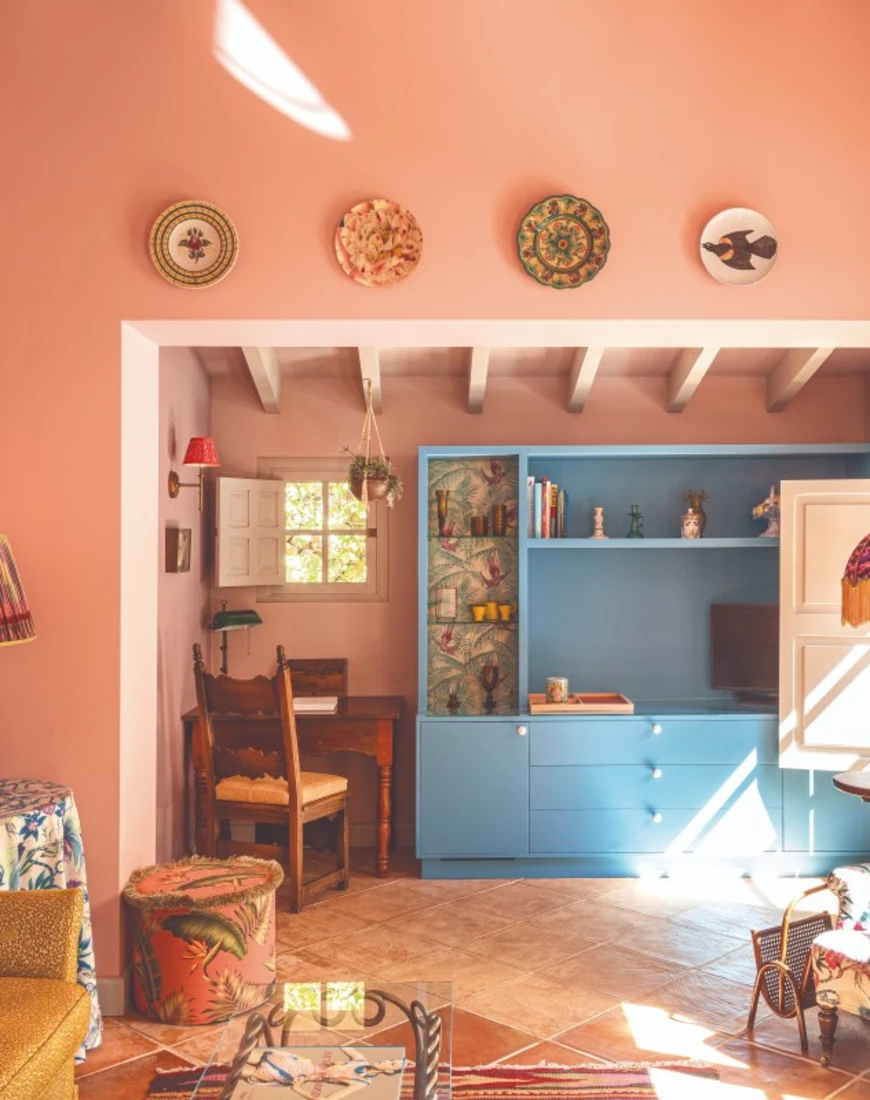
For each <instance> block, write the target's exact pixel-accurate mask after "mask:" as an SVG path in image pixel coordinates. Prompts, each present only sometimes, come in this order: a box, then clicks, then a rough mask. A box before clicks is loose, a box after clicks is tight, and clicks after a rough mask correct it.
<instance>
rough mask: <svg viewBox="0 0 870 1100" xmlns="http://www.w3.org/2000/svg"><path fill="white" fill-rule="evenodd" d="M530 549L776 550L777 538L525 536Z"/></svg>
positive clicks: (777, 545)
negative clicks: (562, 537) (570, 537)
mask: <svg viewBox="0 0 870 1100" xmlns="http://www.w3.org/2000/svg"><path fill="white" fill-rule="evenodd" d="M526 545H527V546H528V548H529V549H530V550H607V549H608V548H609V549H611V550H644V549H646V550H737V549H748V548H749V547H753V548H756V547H757V548H759V549H761V548H764V547H767V548H768V549H778V548H779V539H763V538H746V539H647V538H644V539H611V538H607V539H589V538H586V539H528V540H527V542H526Z"/></svg>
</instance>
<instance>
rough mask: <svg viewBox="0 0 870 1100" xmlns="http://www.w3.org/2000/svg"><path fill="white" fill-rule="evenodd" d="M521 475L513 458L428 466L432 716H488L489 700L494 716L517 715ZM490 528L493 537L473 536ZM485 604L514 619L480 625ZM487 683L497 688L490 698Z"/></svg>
mask: <svg viewBox="0 0 870 1100" xmlns="http://www.w3.org/2000/svg"><path fill="white" fill-rule="evenodd" d="M518 475H519V468H518V462H517V459H516V458H512V457H497V458H481V457H474V458H443V459H432V460H431V461H430V463H429V481H428V485H429V502H428V527H427V530H428V539H427V542H428V593H427V595H428V614H427V673H428V693H427V695H428V704H427V706H428V710H429V712H430V713H432V714H483V713H485V708H486V706H487V701H488V699H489V705H490V706H494V709H493V710H492V711H490V713H496V714H499V713H500V714H509V713H512V712H515V711H516V709H517V706H518V683H517V665H518V659H517V658H518V654H517V626H516V621H515V620H516V614H515V609H516V604H517V566H518V545H517V531H518V528H517V504H518V499H519V494H518ZM484 521H485V529H486V532H487V533H486V534H480V535H475V534H472V531H473V530H474V529H475V528H477V529H478V530H480V528H481V526H483V525H484ZM501 531H503V533H494V532H501ZM445 592H446V593H447V594H448V595H449V599H447V600H445ZM487 603H488V604H489V605H490V613H492V605H493V604H496V605H498V604H500V605H502V606H503V607H504V606H505V605H507V606H508V607H509V608H511V609H513V610H512V611H511V612H510V613H509V616H510V617H509V618H508V619H502V618H501V617H499V618H497V619H495V620H493V619H491V618H484V619H481V620H480V621H475V619H474V615H473V612H472V607H473V606H474V605H477V606H478V607H480V606H481V605H485V604H487ZM454 607H455V612H454V611H453V608H454ZM445 608H446V609H447V610H446V613H445ZM479 613H480V612H478V614H479ZM494 670H495V671H494ZM484 679H486V680H488V682H489V684H490V685H492V683H493V681H495V687H494V688H492V689H491V691H490V693H489V696H487V691H486V689H485V687H484Z"/></svg>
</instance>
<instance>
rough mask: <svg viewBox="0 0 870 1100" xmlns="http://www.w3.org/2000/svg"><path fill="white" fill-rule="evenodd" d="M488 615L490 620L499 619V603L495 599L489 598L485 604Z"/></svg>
mask: <svg viewBox="0 0 870 1100" xmlns="http://www.w3.org/2000/svg"><path fill="white" fill-rule="evenodd" d="M485 609H486V617H487V619H489V620H490V622H495V621H496V620H497V619H498V603H497V602H496V601H495V600H487V601H486V604H485Z"/></svg>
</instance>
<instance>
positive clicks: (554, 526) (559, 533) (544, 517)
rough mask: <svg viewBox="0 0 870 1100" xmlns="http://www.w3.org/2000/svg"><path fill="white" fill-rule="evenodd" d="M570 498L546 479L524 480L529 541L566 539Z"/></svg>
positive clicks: (565, 492) (566, 491) (563, 490)
mask: <svg viewBox="0 0 870 1100" xmlns="http://www.w3.org/2000/svg"><path fill="white" fill-rule="evenodd" d="M570 503H571V501H570V497H569V495H568V490H567V489H560V488H559V486H558V485H557V484H556V483H555V482H554V481H550V479H549V478H547V477H542V478H541V480H540V481H535V479H534V478H533V477H531V476H529V477H528V478H527V479H526V508H527V514H528V517H529V522H528V536H529V538H530V539H565V538H567V537H568V511H569V507H570Z"/></svg>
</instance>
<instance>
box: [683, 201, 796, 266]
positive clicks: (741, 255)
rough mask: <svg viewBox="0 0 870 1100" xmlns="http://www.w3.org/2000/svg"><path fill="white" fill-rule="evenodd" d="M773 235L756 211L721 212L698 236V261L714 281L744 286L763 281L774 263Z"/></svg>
mask: <svg viewBox="0 0 870 1100" xmlns="http://www.w3.org/2000/svg"><path fill="white" fill-rule="evenodd" d="M777 254H778V246H777V240H776V231H775V230H774V228H773V226H772V225H771V224H770V222H769V221H768V220H767V218H765V217H764V215H763V214H759V213H758V211H757V210H748V209H746V208H745V207H742V206H735V207H732V208H731V209H730V210H722V211H721V212H720V213H719V214H717V215H716V216H715V217H713V218H711V219H710V220H709V221H708V222H707V224H706V226H705V227H704V232H703V233H702V234H701V259H702V260H703V261H704V267H706V269H707V270H708V271H709V272H710V274H711V275H712V276H713V278H714V279H718V280H719V282H720V283H727V284H728V285H729V286H748V285H749V284H750V283H757V282H759V280H761V279H763V278H764V276H765V275H767V274H768V273H769V272H770V271H771V270H772V268H773V265H774V264H775V263H776V257H777Z"/></svg>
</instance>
